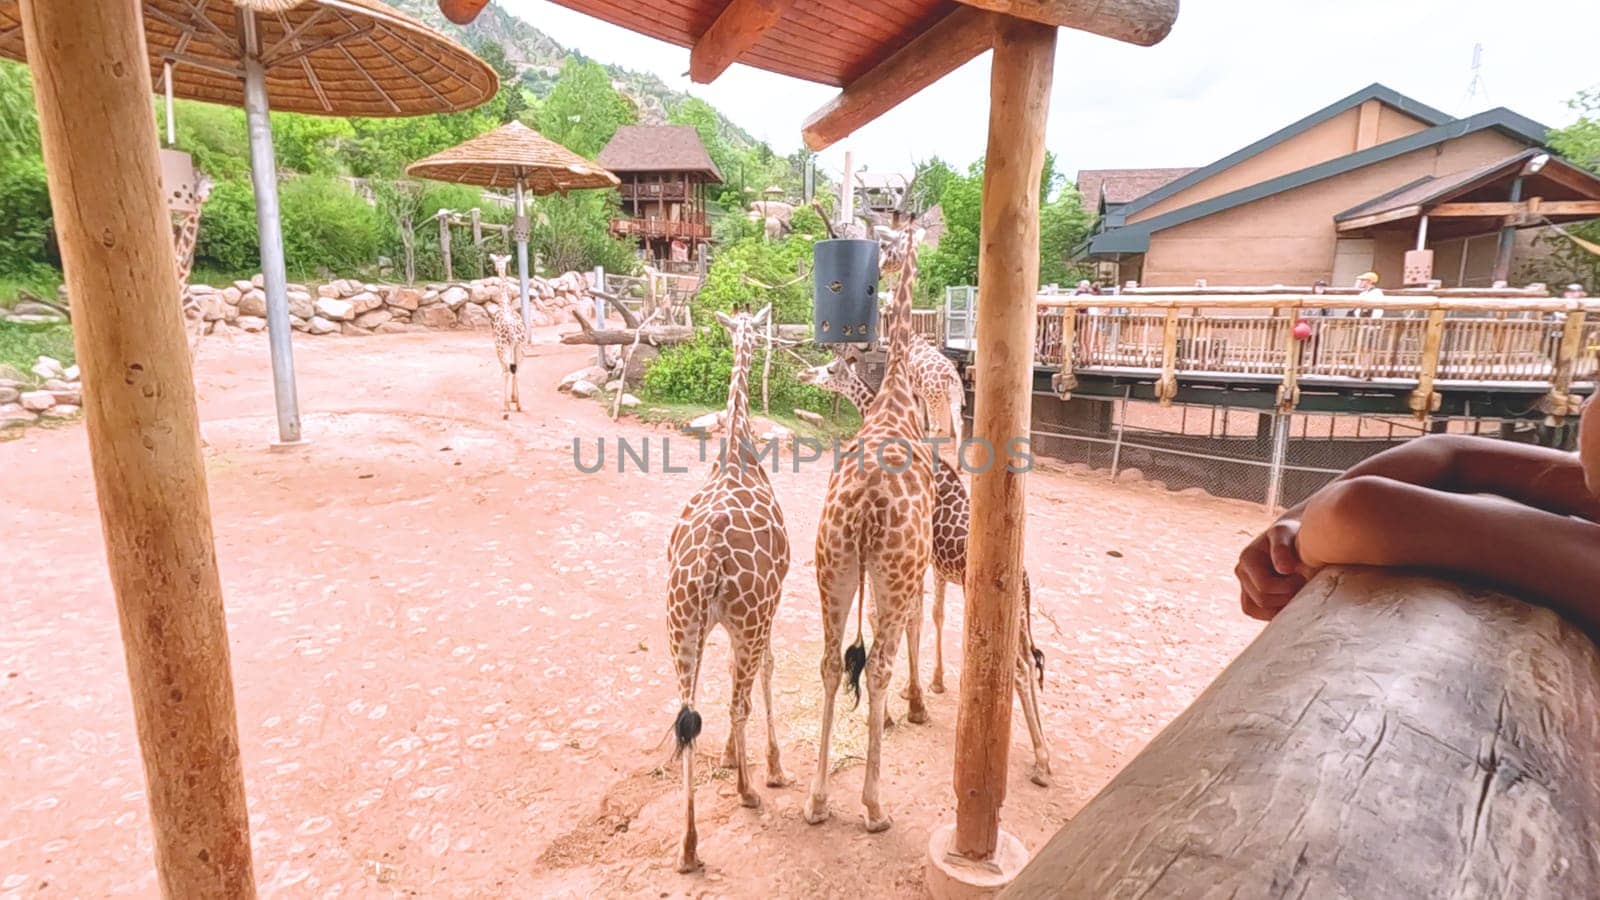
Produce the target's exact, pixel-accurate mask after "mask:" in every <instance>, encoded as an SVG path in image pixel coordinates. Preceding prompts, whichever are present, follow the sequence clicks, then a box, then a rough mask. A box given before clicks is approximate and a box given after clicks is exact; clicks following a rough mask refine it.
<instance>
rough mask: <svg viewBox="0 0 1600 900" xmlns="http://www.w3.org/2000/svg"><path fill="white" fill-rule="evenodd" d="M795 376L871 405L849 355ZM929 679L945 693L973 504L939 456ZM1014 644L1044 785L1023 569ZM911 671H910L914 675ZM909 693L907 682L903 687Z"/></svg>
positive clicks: (1036, 657) (1045, 754)
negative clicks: (950, 618) (949, 630)
mask: <svg viewBox="0 0 1600 900" xmlns="http://www.w3.org/2000/svg"><path fill="white" fill-rule="evenodd" d="M800 381H801V382H802V383H805V384H810V385H813V386H815V387H819V388H822V389H823V390H825V391H832V392H833V393H836V394H839V395H841V396H843V397H844V398H845V399H846V400H849V401H850V403H851V404H852V405H854V406H855V408H856V409H857V410H860V411H861V412H863V413H865V412H866V410H867V408H868V407H869V406H871V404H872V398H873V396H874V393H875V392H874V391H873V390H872V387H871V385H869V384H867V382H866V381H865V380H863V379H862V378H861V376H860V375H859V374H858V373H857V371H856V367H855V366H854V365H852V364H851V362H850V361H849V360H846V359H844V358H843V357H838V356H836V357H835V358H834V360H833V361H832V362H829V363H824V364H823V365H820V366H814V367H812V368H810V369H806V370H804V371H802V372H801V373H800ZM933 464H934V473H933V482H934V491H935V497H934V505H933V565H932V568H933V634H934V663H933V680H932V681H931V682H929V684H928V689H929V690H931V691H933V692H934V693H936V694H942V693H944V597H945V587H946V585H949V584H958V585H965V582H966V576H967V535H968V532H969V530H970V529H971V517H972V512H971V510H972V503H971V500H970V499H969V497H968V496H967V487H966V485H965V484H963V483H962V482H961V476H960V475H959V474H957V472H956V470H955V469H953V468H951V467H950V466H948V465H945V463H944V461H943V460H941V459H940V458H939V457H938V456H935V457H934V459H933ZM1019 627H1020V639H1019V641H1018V643H1017V674H1016V682H1017V684H1016V689H1017V699H1018V700H1019V701H1021V703H1022V714H1023V717H1024V718H1025V719H1026V721H1027V723H1028V737H1029V738H1030V739H1031V740H1032V741H1033V761H1034V765H1033V772H1032V773H1030V776H1029V777H1030V778H1031V780H1032V781H1033V783H1034V784H1037V785H1040V786H1045V785H1048V784H1049V778H1050V774H1051V772H1050V748H1049V746H1048V745H1047V744H1046V742H1045V736H1044V727H1043V725H1042V723H1041V720H1040V718H1039V698H1038V695H1037V694H1036V693H1035V688H1034V682H1033V679H1032V678H1030V677H1029V676H1030V675H1031V674H1032V672H1033V671H1034V670H1037V672H1038V679H1039V686H1040V687H1043V686H1044V653H1043V651H1041V650H1039V648H1038V645H1037V644H1035V643H1034V640H1033V591H1032V586H1031V585H1030V584H1029V581H1028V573H1027V571H1026V570H1024V571H1023V573H1022V622H1021V624H1020V626H1019ZM914 677H915V673H913V678H914ZM906 692H907V694H908V695H909V693H910V687H909V686H908V687H907V689H906Z"/></svg>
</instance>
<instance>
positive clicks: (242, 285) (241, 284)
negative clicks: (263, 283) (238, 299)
mask: <svg viewBox="0 0 1600 900" xmlns="http://www.w3.org/2000/svg"><path fill="white" fill-rule="evenodd" d="M253 287H255V285H253V284H251V283H250V282H248V281H235V282H234V283H233V289H234V290H236V291H238V292H239V294H240V296H243V295H245V294H248V293H250V289H251V288H253Z"/></svg>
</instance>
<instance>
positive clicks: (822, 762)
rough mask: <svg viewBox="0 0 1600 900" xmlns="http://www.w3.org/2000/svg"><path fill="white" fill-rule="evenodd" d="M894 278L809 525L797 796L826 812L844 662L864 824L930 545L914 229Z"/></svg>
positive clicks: (808, 814)
mask: <svg viewBox="0 0 1600 900" xmlns="http://www.w3.org/2000/svg"><path fill="white" fill-rule="evenodd" d="M899 259H900V266H901V269H902V271H901V272H900V282H899V284H898V285H896V287H895V295H894V298H895V299H894V305H895V313H896V314H895V317H894V320H893V329H892V333H891V335H890V339H889V365H888V371H887V373H886V374H885V375H884V379H883V386H882V387H881V388H880V389H879V391H878V395H877V397H876V398H874V400H873V402H872V403H871V405H870V406H869V407H868V410H867V415H866V421H865V423H864V424H863V425H862V426H861V431H860V433H858V434H857V435H856V439H855V441H854V442H853V443H852V444H851V446H850V449H849V450H848V451H847V453H846V456H845V460H847V462H843V463H842V464H836V465H835V467H834V470H833V473H832V474H831V475H830V476H829V479H828V492H827V496H826V499H825V500H824V501H823V505H822V515H821V517H820V520H819V522H818V524H817V544H816V572H817V589H818V593H819V594H820V595H821V599H822V635H823V652H822V663H821V674H822V688H823V690H822V697H823V700H822V730H821V739H820V742H819V745H818V748H817V771H816V780H815V782H814V783H813V785H812V788H811V794H810V797H809V798H808V799H807V801H806V805H805V819H806V821H807V822H809V823H811V824H813V825H817V824H820V823H822V822H824V821H826V820H827V818H828V815H829V812H828V749H829V748H828V744H829V742H830V740H831V739H832V736H833V716H834V702H835V700H836V698H837V694H838V689H839V681H840V678H841V676H842V675H843V674H844V673H845V670H846V669H848V670H849V674H850V681H851V687H852V692H853V693H855V694H856V697H857V701H858V702H859V699H860V692H859V691H860V678H861V675H862V674H863V671H864V672H865V674H866V677H867V774H866V777H865V779H864V780H863V782H862V786H861V802H862V804H863V805H864V806H865V807H866V828H867V831H869V832H879V831H883V830H885V829H887V828H888V827H889V826H890V825H891V824H892V820H891V819H890V817H889V815H888V814H887V813H886V812H885V811H884V809H883V806H882V804H881V802H880V800H879V794H878V775H879V769H880V768H881V765H882V752H883V728H884V718H885V713H886V711H887V699H888V698H887V697H885V696H884V689H885V688H886V687H887V686H888V684H889V672H890V669H891V668H892V666H893V665H894V656H895V651H896V650H897V649H898V644H899V640H900V635H901V633H902V632H904V633H905V634H906V635H907V637H908V638H909V641H908V647H907V653H908V655H910V657H911V659H912V660H913V673H915V660H916V654H917V644H918V636H919V633H920V628H921V618H922V616H921V612H922V610H921V604H922V575H923V571H924V570H925V569H927V567H928V559H929V556H930V554H931V552H932V549H931V544H932V529H931V528H930V524H929V523H930V522H931V517H932V514H933V455H932V454H931V453H930V452H929V450H928V446H927V444H926V442H925V441H924V440H923V430H922V422H921V420H920V418H919V417H918V415H917V413H916V397H915V395H914V394H913V393H912V390H911V379H910V371H909V369H910V365H909V355H910V345H911V337H912V335H911V315H910V309H911V292H912V289H913V288H914V286H915V283H916V235H915V234H909V233H908V234H906V235H905V236H904V238H903V243H902V245H901V248H900V256H899ZM868 580H870V581H871V583H872V591H871V596H872V600H873V617H872V619H873V623H872V624H873V627H872V632H873V642H872V648H871V650H868V649H867V648H866V647H865V644H864V642H863V640H862V637H861V618H862V615H863V614H864V612H865V606H866V597H867V591H866V590H865V585H866V582H867V581H868ZM858 595H859V597H860V601H859V602H860V603H861V609H860V610H859V611H858V612H857V617H856V641H855V643H854V644H853V645H852V646H851V647H850V650H849V652H848V653H846V654H845V655H844V657H843V658H841V656H840V651H841V649H842V647H843V643H844V629H845V626H846V624H847V622H848V619H849V616H850V607H851V606H852V605H854V604H855V603H856V597H857V596H858ZM910 700H911V704H910V711H909V712H908V713H907V715H906V718H907V720H909V721H911V722H914V723H920V722H926V721H927V718H928V714H927V709H926V707H925V706H924V704H923V699H922V686H921V684H920V683H919V681H918V679H917V677H916V675H915V674H913V676H912V679H911V693H910Z"/></svg>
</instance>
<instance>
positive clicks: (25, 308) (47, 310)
mask: <svg viewBox="0 0 1600 900" xmlns="http://www.w3.org/2000/svg"><path fill="white" fill-rule="evenodd" d="M11 315H12V317H13V318H16V317H19V316H29V317H37V318H40V319H43V320H45V321H51V322H65V321H66V320H67V317H66V316H63V315H62V314H61V313H60V312H59V311H57V310H56V309H55V308H54V307H51V306H45V305H44V304H43V303H35V302H34V301H32V300H23V301H22V302H21V303H18V304H17V305H16V306H13V307H11Z"/></svg>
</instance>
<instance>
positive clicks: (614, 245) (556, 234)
mask: <svg viewBox="0 0 1600 900" xmlns="http://www.w3.org/2000/svg"><path fill="white" fill-rule="evenodd" d="M616 214H617V199H616V194H614V193H612V192H610V191H579V192H577V193H573V194H569V195H567V196H565V197H562V196H559V195H551V196H548V197H539V198H537V199H535V200H534V201H533V203H532V204H531V205H530V207H529V217H530V220H531V225H532V233H531V234H530V235H529V236H528V252H529V253H531V254H534V255H536V256H538V258H539V259H540V260H541V261H542V262H543V263H544V268H545V272H546V274H549V275H559V274H560V273H562V272H570V271H578V272H586V271H588V270H590V269H593V268H594V267H595V266H604V267H605V270H606V271H607V272H615V273H619V274H624V275H626V274H630V273H632V272H634V271H636V270H637V269H638V267H639V263H638V257H637V255H636V254H637V245H636V244H635V243H634V242H633V240H632V239H626V240H623V239H618V238H615V237H612V236H611V219H612V217H613V216H614V215H616Z"/></svg>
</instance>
